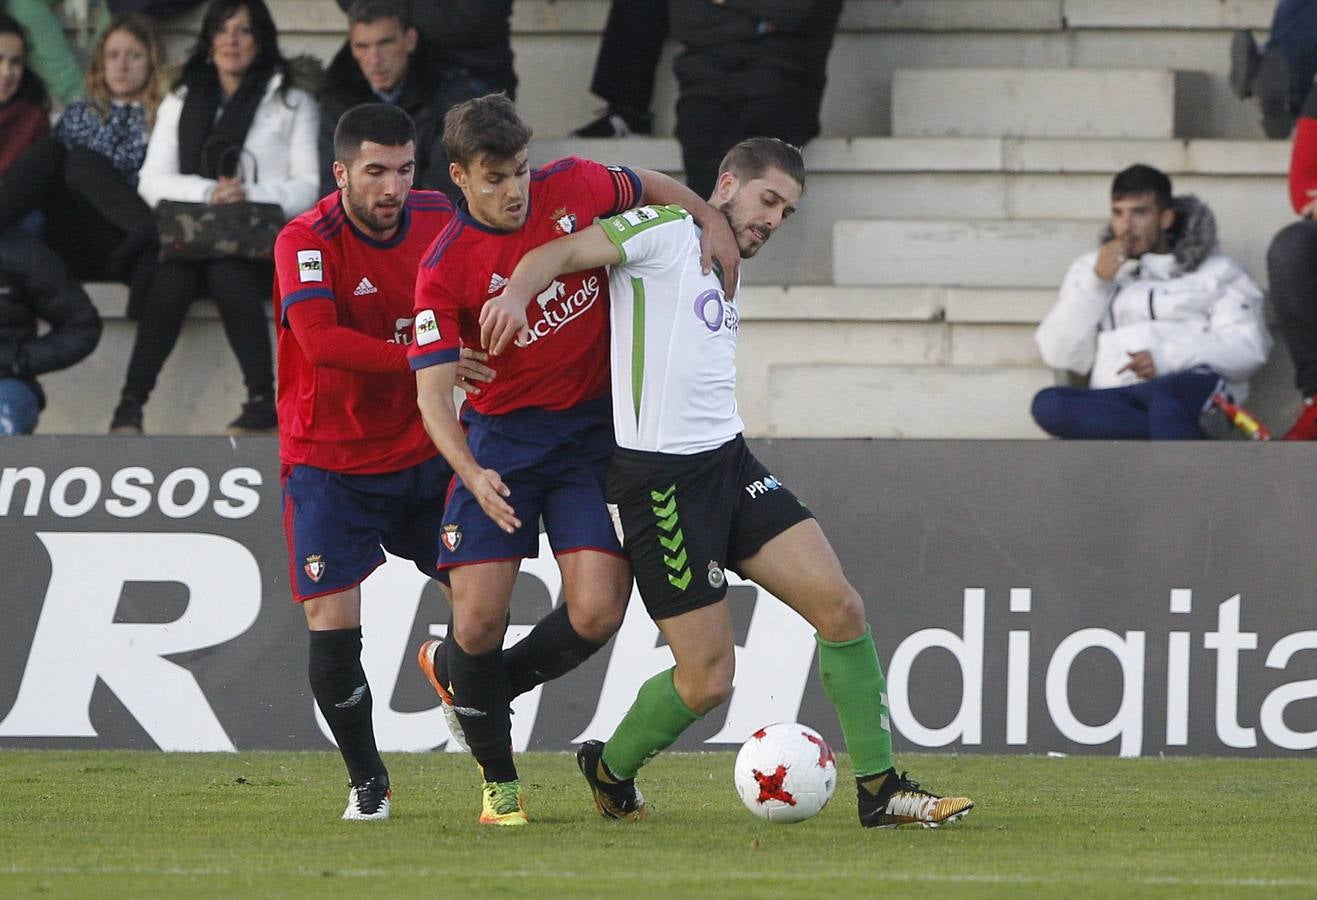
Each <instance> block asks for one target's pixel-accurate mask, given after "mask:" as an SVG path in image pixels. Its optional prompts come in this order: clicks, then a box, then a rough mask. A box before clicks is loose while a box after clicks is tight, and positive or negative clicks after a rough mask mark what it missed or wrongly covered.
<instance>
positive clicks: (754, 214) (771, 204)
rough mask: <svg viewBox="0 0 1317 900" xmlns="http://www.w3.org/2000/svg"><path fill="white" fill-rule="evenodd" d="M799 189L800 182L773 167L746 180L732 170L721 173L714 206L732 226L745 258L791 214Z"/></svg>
mask: <svg viewBox="0 0 1317 900" xmlns="http://www.w3.org/2000/svg"><path fill="white" fill-rule="evenodd" d="M800 192H801V188H800V183H799V182H798V181H796V180H795V179H794V178H792V177H791V176H790V175H788V174H787V173H785V172H783V171H782V170H781V169H777V168H773V167H770V168H768V169H765V170H764V173H763V174H762V175H759V176H757V177H755V178H750V179H747V180H745V181H742V180H741V179H740V178H739V177H738V176H736V175H734V174H733V173H731V172H724V173H723V174H722V175H720V176H718V184H717V187H716V188H715V189H714V197H713V200H714V205H715V206H717V207H718V208H719V209H720V210H722V212H723V215H725V216H726V217H727V222H728V224H730V225H731V226H732V234H734V235H736V244H737V246H738V247H740V250H741V258H742V259H749V258H750V257H752V256H754V255H755V254H756V253H758V252H759V248H761V247H763V246H764V244H766V243H768V239H769V238H770V237H772V236H773V232H775V231H777V230H778V229H779V228H781V227H782V223H783V222H785V221H786V220H787V219H788V218H790V217H791V214H792V213H794V212H795V211H796V204H797V203H799V202H800Z"/></svg>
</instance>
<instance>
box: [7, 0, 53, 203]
mask: <svg viewBox="0 0 1317 900" xmlns="http://www.w3.org/2000/svg"><path fill="white" fill-rule="evenodd" d="M29 50H30V45H29V44H28V40H27V33H26V32H24V31H23V26H22V25H20V24H18V22H17V20H15V19H14V17H13V16H11V15H9V14H7V13H4V12H0V135H4V140H2V141H0V181H3V180H4V179H5V178H6V176H8V174H9V170H10V169H11V168H12V167H13V165H14V163H16V162H18V158H19V157H20V156H22V155H23V153H24V152H25V151H26V150H27V148H28V147H30V146H32V144H33V143H35V142H36V141H37V140H39V139H40V138H43V137H45V136H46V135H48V134H50V119H49V118H48V116H47V110H49V109H50V97H49V96H48V95H47V94H46V86H45V84H44V83H42V81H41V76H39V75H37V73H36V72H34V71H32V69H31V68H29V67H28V64H27V59H28V53H29Z"/></svg>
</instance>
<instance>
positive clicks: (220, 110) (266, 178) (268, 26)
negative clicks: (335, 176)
mask: <svg viewBox="0 0 1317 900" xmlns="http://www.w3.org/2000/svg"><path fill="white" fill-rule="evenodd" d="M318 126H319V113H318V110H317V107H316V102H315V100H313V99H312V98H311V96H310V95H309V94H307V93H306V92H305V91H302V90H299V89H298V88H295V87H293V86H292V85H291V84H290V79H289V66H288V62H287V60H285V59H284V57H283V55H282V54H281V53H280V52H279V36H278V32H277V31H276V29H275V25H274V20H273V19H272V18H271V17H270V11H269V9H268V8H267V7H266V5H265V3H264V2H263V0H212V2H211V3H210V5H209V6H207V7H206V12H205V16H204V18H203V21H202V26H201V35H200V37H199V38H198V40H197V43H196V45H195V46H194V47H193V49H192V51H191V53H190V55H189V56H188V59H187V62H185V63H184V64H183V71H182V74H181V75H180V76H179V81H178V85H177V88H176V90H175V91H174V92H173V93H172V94H170V95H169V96H168V97H166V98H165V99H164V101H163V102H162V103H161V104H160V109H159V112H158V113H157V114H156V123H155V129H154V130H153V131H152V132H151V140H150V143H149V144H148V145H147V150H146V160H145V162H143V164H142V169H141V175H140V179H141V180H140V181H139V183H138V192H139V193H140V194H141V195H142V197H143V198H145V200H146V202H147V203H148V204H149V205H151V206H153V207H154V206H155V205H156V204H157V203H159V202H160V201H161V200H165V199H169V200H182V201H190V202H194V203H211V204H217V205H218V204H224V203H238V202H242V201H244V200H249V201H253V202H257V203H277V204H279V206H281V207H282V208H283V213H284V216H285V218H288V219H291V218H292V217H293V216H296V215H298V214H299V213H301V212H303V211H304V210H307V209H309V208H310V207H311V206H312V205H313V204H314V203H315V201H316V199H317V191H318V188H319V184H320V166H319V160H318V158H317V150H316V129H317V127H318ZM273 279H274V266H273V263H271V262H266V261H264V260H249V259H212V260H205V261H200V262H181V261H176V260H175V261H167V262H162V263H161V264H160V267H159V269H157V271H156V273H155V276H154V278H153V279H152V282H151V286H150V288H149V289H148V290H147V291H146V294H145V296H144V297H143V299H142V302H141V308H140V311H139V312H138V316H137V319H138V324H137V338H136V340H135V342H134V344H133V352H132V356H131V358H130V360H129V363H128V372H127V375H126V377H125V380H124V387H123V392H122V395H121V397H120V401H119V405H118V407H117V408H116V409H115V411H114V417H113V419H112V421H111V424H110V431H111V432H112V433H118V434H141V433H142V407H143V406H144V405H145V403H146V401H147V398H148V397H149V396H150V394H151V391H152V389H153V388H154V387H155V384H156V378H157V377H158V376H159V374H160V370H161V368H162V367H163V366H164V364H165V360H166V359H167V358H168V356H169V353H170V351H172V350H173V348H174V344H175V342H176V341H177V340H178V335H179V332H180V331H181V329H182V327H183V321H184V318H185V316H186V315H187V309H188V306H189V305H190V304H191V303H192V301H193V300H195V299H196V298H198V297H210V298H211V299H213V300H214V301H215V304H216V305H217V306H218V307H219V313H220V319H221V321H222V323H223V325H224V334H225V336H226V337H227V338H228V341H229V346H230V347H231V348H232V349H233V353H234V355H235V356H236V357H237V359H238V365H239V368H241V370H242V376H243V381H244V382H245V385H246V388H247V402H246V403H245V404H243V408H242V412H241V414H240V415H239V416H238V418H236V419H235V420H234V421H233V422H231V423H230V424H229V433H230V434H250V433H260V432H272V431H273V430H274V428H275V425H276V418H275V407H274V365H273V354H272V352H271V347H270V333H269V325H268V323H267V320H266V310H267V308H268V307H269V306H270V302H271V300H270V295H271V286H272V284H273Z"/></svg>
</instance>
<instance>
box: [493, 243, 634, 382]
mask: <svg viewBox="0 0 1317 900" xmlns="http://www.w3.org/2000/svg"><path fill="white" fill-rule="evenodd" d="M621 261H622V252H621V251H620V250H619V249H618V248H617V245H616V244H614V243H613V242H612V241H610V240H609V239H608V235H607V234H606V233H605V232H604V229H603V226H602V225H601V226H599V227H596V228H587V229H585V230H584V231H578V232H577V233H576V234H573V235H568V236H567V237H561V238H558V239H557V240H553V241H549V242H548V243H547V244H543V245H541V246H539V247H537V248H535V249H534V250H532V251H531V252H530V253H527V254H526V255H525V256H523V257H522V258H521V262H519V263H517V267H516V268H515V269H513V270H512V275H511V277H509V278H508V283H507V285H505V286H504V288H503V292H502V293H501V294H499V295H498V296H497V297H494V298H493V299H492V300H489V301H487V302H486V303H485V305H484V306H483V307H481V309H480V344H481V346H482V347H485V348H486V349H487V350H489V352H490V354H491V355H493V356H498V354H500V353H502V352H503V351H504V350H505V349H507V346H508V344H510V343H512V341H513V340H515V339H516V338H517V337H518V336H522V337H525V336H526V307H528V306H529V305H530V303H531V301H532V300H534V299H535V296H536V295H537V294H539V292H540V291H542V290H544V288H545V287H547V286H548V284H549V282H551V281H553V279H555V278H557V277H558V276H559V275H562V274H565V273H567V272H580V271H582V270H583V269H597V268H599V267H600V266H609V265H612V264H613V263H618V262H621Z"/></svg>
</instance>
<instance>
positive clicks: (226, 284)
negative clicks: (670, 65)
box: [0, 0, 841, 434]
mask: <svg viewBox="0 0 1317 900" xmlns="http://www.w3.org/2000/svg"><path fill="white" fill-rule="evenodd" d="M107 3H108V6H105V7H103V6H100V5H99V4H98V5H95V6H93V7H92V9H93V13H94V16H93V19H94V21H92V22H90V23H89V24H88V26H87V27H88V28H89V29H91V30H92V31H95V32H97V33H98V34H99V37H98V38H97V39H96V40H95V42H94V44H93V45H92V47H91V52H90V58H89V61H88V64H87V66H86V71H85V73H84V72H83V71H82V67H81V66H80V65H79V64H78V61H77V54H76V52H75V50H74V49H73V48H72V47H71V45H70V43H69V41H68V39H67V36H66V33H65V28H64V25H63V23H62V22H61V21H60V18H59V16H58V15H57V13H56V10H55V9H54V8H53V6H52V3H51V2H50V0H8V2H7V3H6V4H5V10H4V11H3V12H0V134H3V135H4V140H3V141H2V142H0V235H2V236H0V241H3V242H4V248H3V253H2V254H0V258H3V259H9V258H11V257H13V258H21V259H22V260H24V262H25V263H32V262H33V261H35V260H39V261H40V263H39V265H26V266H24V267H23V271H17V270H12V271H11V269H9V268H6V269H5V270H4V275H3V278H4V279H5V282H4V283H5V284H6V285H8V284H9V283H11V282H12V283H14V284H15V285H17V287H16V288H15V289H14V290H6V289H4V288H3V287H0V431H2V432H4V433H27V432H30V431H32V430H33V429H34V428H35V426H36V421H37V414H38V413H39V411H40V409H41V408H42V406H43V405H44V402H45V400H44V396H43V394H42V393H41V389H40V386H39V384H38V383H37V380H36V379H37V376H39V375H41V374H42V373H44V372H49V371H53V370H55V369H59V368H64V367H67V366H69V365H72V364H73V363H75V362H77V361H78V360H79V359H81V358H83V357H85V356H86V355H87V354H88V353H90V352H92V350H93V349H94V348H95V345H96V340H97V337H98V335H99V322H98V321H97V316H96V311H95V308H94V307H93V306H92V304H91V302H90V300H88V298H87V295H86V294H85V292H83V290H82V288H81V287H80V286H79V282H80V281H93V280H94V281H113V282H120V283H122V284H125V285H127V287H128V309H127V312H128V316H129V318H131V319H133V320H135V321H136V323H137V328H136V334H135V339H134V343H133V348H132V351H131V354H130V356H129V359H128V360H127V365H126V370H125V373H124V378H123V385H122V389H121V392H120V398H119V401H118V404H117V406H116V407H115V408H114V410H113V411H112V413H111V412H109V411H107V413H108V415H109V422H110V431H111V432H112V433H116V434H141V433H144V431H145V430H146V413H145V410H146V407H147V401H148V400H149V398H150V396H151V393H152V391H153V390H154V388H155V387H156V383H157V380H158V378H159V376H160V374H161V371H162V369H163V368H164V365H165V363H166V361H167V359H168V358H169V356H170V353H171V352H172V351H173V349H174V347H175V345H176V343H177V341H178V338H179V335H180V333H181V330H182V328H183V326H184V323H185V321H186V318H187V312H188V308H189V306H190V305H191V303H192V301H194V300H195V299H197V298H200V297H208V298H210V299H211V300H213V301H214V302H215V304H216V306H217V308H218V310H219V314H220V319H221V322H222V325H223V330H224V334H225V337H226V338H227V340H228V343H229V347H230V349H231V351H232V352H233V355H234V357H235V358H236V359H237V362H238V365H239V368H240V370H241V372H242V376H243V381H244V385H245V387H246V392H247V400H246V402H245V403H244V404H243V406H242V409H241V410H240V411H239V414H238V416H237V417H236V418H235V419H234V420H233V421H232V422H231V423H230V424H229V428H228V431H229V433H236V434H245V433H264V432H270V431H273V430H274V428H275V427H276V425H277V418H276V411H275V405H274V379H273V372H272V351H271V346H270V339H269V330H268V325H267V319H266V315H267V307H268V305H269V299H270V289H269V286H270V284H271V275H272V268H271V262H270V249H271V247H270V244H272V240H270V239H267V238H266V237H265V236H266V235H267V234H268V235H269V236H270V237H272V235H273V234H274V233H277V229H278V225H279V224H280V223H281V222H283V221H287V220H288V219H291V218H292V217H293V216H296V215H297V214H298V213H300V212H302V211H304V210H306V209H308V208H310V207H311V206H312V205H313V204H314V203H315V202H316V200H317V199H318V198H319V197H320V196H323V195H325V194H328V193H329V192H331V191H332V190H334V187H335V185H334V182H333V179H332V176H331V174H330V165H329V164H330V162H331V160H332V137H333V131H334V126H335V124H336V123H337V121H338V117H339V116H340V115H341V114H342V113H343V112H344V111H346V110H347V109H349V108H351V107H352V106H355V105H357V104H360V103H364V102H380V101H383V102H388V103H393V104H396V105H398V106H400V107H402V108H403V109H404V110H406V111H407V112H408V113H409V115H411V117H412V118H413V119H414V120H415V122H416V125H417V132H418V140H417V179H416V184H417V186H419V187H424V188H434V189H439V190H444V191H446V192H448V193H450V195H456V191H455V189H454V188H453V185H452V183H451V181H450V180H449V177H448V159H447V156H446V155H445V153H444V148H443V144H442V140H441V137H442V131H443V116H444V113H445V112H446V111H447V110H448V109H449V108H451V107H452V106H453V105H455V104H457V103H459V102H461V101H463V100H466V99H469V98H471V97H475V96H480V95H483V94H487V93H491V92H496V91H502V92H504V93H506V94H507V95H508V96H509V97H512V98H514V99H515V95H516V88H517V74H516V71H515V69H514V59H513V51H512V45H511V15H512V0H493V2H491V0H455V2H445V3H417V4H415V5H414V6H413V5H411V4H409V3H408V2H407V0H339V5H340V6H341V7H342V8H343V10H344V12H345V13H347V16H348V23H349V32H348V35H347V40H346V41H345V43H344V44H343V47H342V48H341V49H340V50H339V51H338V53H337V54H336V55H335V56H334V57H333V59H331V60H330V62H329V64H328V66H327V67H323V68H322V67H321V66H320V65H319V64H318V62H317V61H315V60H311V59H309V58H303V59H298V60H292V61H291V62H290V60H289V59H288V58H287V57H285V56H284V54H283V53H282V52H281V50H280V46H279V35H278V31H277V28H276V27H275V23H274V19H273V17H272V16H271V14H270V10H269V8H268V7H267V6H266V3H265V0H211V2H210V3H209V4H208V5H207V6H206V7H205V10H204V12H203V15H202V25H201V30H200V33H199V34H198V36H197V39H196V41H195V42H194V44H193V46H192V48H191V50H190V51H189V53H188V55H187V57H186V59H185V60H183V61H182V64H181V67H178V68H177V74H173V75H172V77H171V75H170V72H171V71H172V70H171V67H170V66H169V65H168V64H167V62H166V60H165V58H164V52H163V49H162V47H163V44H162V41H161V36H160V31H159V26H158V20H159V18H160V17H163V16H172V15H176V14H178V13H180V12H183V11H185V10H187V9H188V8H190V7H192V6H195V5H197V3H198V0H107ZM840 9H841V0H812V2H810V3H789V2H781V0H763V2H759V3H742V4H739V5H738V8H737V9H728V8H727V7H725V6H724V5H721V4H715V3H712V2H710V0H670V2H669V0H658V2H654V0H636V2H615V3H613V4H612V10H611V14H610V17H609V22H608V29H607V31H606V34H605V36H604V42H603V46H602V47H601V50H600V54H599V66H598V71H597V73H596V77H595V81H594V90H595V91H596V93H599V94H600V95H601V96H603V97H604V98H605V99H606V100H610V98H609V94H608V91H607V88H605V87H601V86H602V85H606V84H607V83H608V77H607V74H606V73H609V72H611V73H613V74H615V75H624V76H626V77H632V78H635V79H636V80H637V81H638V82H639V83H640V85H641V87H640V88H639V89H638V90H637V91H634V92H633V93H634V96H635V98H636V99H635V100H634V101H629V100H624V101H623V102H622V106H623V107H626V106H627V104H628V103H632V104H633V105H635V106H636V107H638V108H643V110H642V111H640V112H639V113H637V114H636V115H637V116H638V117H641V118H643V122H644V123H645V124H644V125H641V126H638V127H637V128H636V129H635V130H636V131H638V132H647V131H649V130H650V129H649V125H648V122H649V121H650V118H649V113H648V106H649V101H650V97H651V95H652V91H653V84H654V79H655V69H656V67H657V66H658V62H659V56H660V53H661V50H662V46H663V42H664V40H665V39H666V37H667V34H668V21H669V18H670V19H671V22H672V29H671V30H672V33H673V35H674V36H675V37H676V38H677V39H678V40H679V41H681V42H682V44H683V48H684V49H683V51H682V53H681V54H680V55H679V57H678V59H677V62H676V70H677V76H678V81H679V87H680V94H681V99H680V101H679V103H678V109H677V120H678V123H677V132H678V137H679V139H680V141H681V144H682V151H683V161H684V163H685V166H686V169H687V172H688V173H689V174H688V180H689V182H690V183H691V185H692V186H693V187H694V188H695V190H696V191H697V192H698V193H700V194H701V196H703V195H705V194H707V193H708V189H709V187H710V185H709V184H706V182H710V181H711V180H712V176H713V173H715V172H716V169H717V163H718V161H719V160H720V159H721V157H722V154H723V153H725V152H726V150H727V149H728V148H730V147H731V146H732V145H734V144H735V143H737V142H738V141H740V140H742V139H744V138H746V137H750V136H754V135H760V134H768V135H775V136H780V137H782V138H783V139H785V140H788V141H791V142H792V143H795V144H803V143H805V142H806V141H808V140H809V139H811V138H812V137H814V136H816V135H817V134H818V132H819V108H820V105H821V99H822V95H823V87H824V83H825V72H826V62H827V55H828V51H829V49H830V46H831V43H832V36H833V32H834V31H835V28H836V22H837V17H838V15H839V13H840ZM638 24H639V25H640V28H637V25H638ZM619 39H620V40H621V41H622V42H623V44H626V43H629V44H631V45H632V46H631V51H632V54H636V53H638V54H639V56H636V55H630V56H629V58H627V59H626V60H625V61H623V60H622V58H621V56H620V55H619V49H618V48H619V46H622V44H619ZM628 96H630V95H628ZM611 105H612V101H611V100H610V107H611ZM53 110H58V114H55V113H54V112H53ZM614 115H615V113H613V112H612V111H611V109H610V111H608V112H606V113H605V116H604V117H603V121H608V120H609V117H610V116H614ZM627 115H628V116H630V115H632V114H631V113H630V112H628V113H627ZM52 121H53V123H54V127H53V130H52V127H51V125H52ZM616 121H621V120H616ZM578 133H587V134H593V135H594V136H606V135H604V134H603V133H602V132H601V131H600V129H599V127H598V126H596V127H595V128H594V130H593V132H591V130H590V128H589V126H587V127H586V128H585V129H578ZM624 133H627V132H626V131H625V130H624V129H616V130H614V131H612V132H609V134H608V135H607V136H614V135H617V136H620V135H622V134H624ZM454 198H455V199H456V197H454ZM271 229H272V230H271ZM34 245H35V246H39V247H40V248H41V249H40V251H34V250H31V249H30V248H31V247H32V246H34ZM19 247H22V248H29V249H23V250H19V249H17V248H19ZM33 269H35V270H36V271H35V272H34V271H31V270H33ZM51 285H59V287H58V289H54V288H52V287H51ZM48 296H49V297H54V296H59V297H61V298H62V299H61V301H60V303H59V304H55V303H53V302H52V301H49V300H45V299H42V298H46V297H48ZM66 307H67V308H66ZM75 313H76V314H75ZM84 321H96V322H97V324H96V327H95V331H94V333H92V334H90V336H89V333H88V332H87V331H86V330H85V329H84V331H83V332H81V333H80V334H79V335H78V336H77V337H76V338H75V336H74V335H73V334H72V333H71V329H73V328H74V327H75V325H77V324H78V323H82V322H84ZM39 322H44V323H45V328H44V329H43V328H41V327H38V323H39ZM47 330H48V331H49V334H45V331H47ZM39 335H40V336H39ZM55 346H58V347H61V348H63V350H64V352H61V353H58V354H54V353H49V352H43V350H44V349H45V348H48V347H55ZM19 413H21V415H20V414H19Z"/></svg>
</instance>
